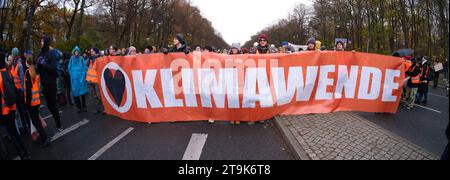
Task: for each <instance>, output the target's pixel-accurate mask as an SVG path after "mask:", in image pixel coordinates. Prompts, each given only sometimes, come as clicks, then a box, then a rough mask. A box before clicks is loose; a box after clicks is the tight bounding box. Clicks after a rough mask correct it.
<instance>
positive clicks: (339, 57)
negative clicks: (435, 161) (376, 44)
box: [96, 51, 405, 122]
mask: <svg viewBox="0 0 450 180" xmlns="http://www.w3.org/2000/svg"><path fill="white" fill-rule="evenodd" d="M404 71H405V70H404V65H403V61H402V60H401V59H400V58H396V57H391V56H383V55H377V54H367V53H353V52H334V51H323V52H318V51H314V52H302V53H296V54H267V55H249V54H245V55H221V54H214V53H191V54H189V55H185V54H184V53H175V54H168V55H164V54H153V55H137V56H125V57H103V58H101V59H98V60H97V69H96V72H97V77H100V79H99V87H100V91H101V94H102V101H103V104H104V107H105V109H106V112H107V113H108V114H111V115H114V116H117V117H120V118H123V119H127V120H133V121H140V122H171V121H197V120H218V121H259V120H267V119H271V118H272V117H274V116H276V115H280V114H282V115H297V114H310V113H331V112H337V111H362V112H386V113H395V112H396V111H397V107H398V104H399V103H400V97H401V93H402V86H403V79H404Z"/></svg>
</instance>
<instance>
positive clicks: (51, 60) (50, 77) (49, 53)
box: [37, 37, 60, 86]
mask: <svg viewBox="0 0 450 180" xmlns="http://www.w3.org/2000/svg"><path fill="white" fill-rule="evenodd" d="M43 39H44V47H43V48H42V49H41V53H40V55H39V57H38V59H37V67H38V72H39V75H40V76H41V84H42V85H55V86H56V77H58V68H57V67H58V65H57V64H58V63H59V62H58V61H59V59H60V57H59V53H58V52H57V51H56V50H50V42H51V39H50V38H49V37H44V38H43Z"/></svg>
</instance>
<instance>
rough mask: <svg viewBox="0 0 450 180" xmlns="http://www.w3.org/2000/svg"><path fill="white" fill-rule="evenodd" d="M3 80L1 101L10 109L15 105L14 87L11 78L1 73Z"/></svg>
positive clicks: (7, 73)
mask: <svg viewBox="0 0 450 180" xmlns="http://www.w3.org/2000/svg"><path fill="white" fill-rule="evenodd" d="M1 75H2V79H3V87H4V92H3V94H2V97H3V99H4V100H5V104H6V106H7V107H11V106H13V105H14V104H16V86H15V85H14V82H13V80H12V78H11V75H10V74H9V72H7V71H4V72H1Z"/></svg>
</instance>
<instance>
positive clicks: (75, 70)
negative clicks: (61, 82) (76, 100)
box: [69, 47, 88, 97]
mask: <svg viewBox="0 0 450 180" xmlns="http://www.w3.org/2000/svg"><path fill="white" fill-rule="evenodd" d="M75 52H78V53H79V55H78V57H77V56H75ZM86 72H87V66H86V61H85V60H84V59H83V56H81V51H80V48H78V47H75V49H73V51H72V58H70V62H69V74H70V82H71V86H72V94H73V96H74V97H79V96H82V95H85V94H87V92H88V89H87V81H86Z"/></svg>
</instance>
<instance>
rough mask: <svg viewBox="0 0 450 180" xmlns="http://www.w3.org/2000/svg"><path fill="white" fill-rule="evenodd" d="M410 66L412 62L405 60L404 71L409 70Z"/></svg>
mask: <svg viewBox="0 0 450 180" xmlns="http://www.w3.org/2000/svg"><path fill="white" fill-rule="evenodd" d="M411 66H412V62H411V61H410V60H405V68H406V70H409V68H411Z"/></svg>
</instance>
